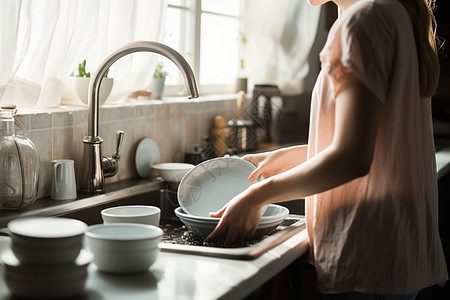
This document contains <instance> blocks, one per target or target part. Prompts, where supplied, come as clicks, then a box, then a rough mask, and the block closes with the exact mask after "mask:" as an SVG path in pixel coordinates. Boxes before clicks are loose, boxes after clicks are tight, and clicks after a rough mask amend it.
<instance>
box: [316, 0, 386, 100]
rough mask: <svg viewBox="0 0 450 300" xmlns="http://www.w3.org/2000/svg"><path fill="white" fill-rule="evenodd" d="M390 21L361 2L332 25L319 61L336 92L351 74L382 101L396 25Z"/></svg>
mask: <svg viewBox="0 0 450 300" xmlns="http://www.w3.org/2000/svg"><path fill="white" fill-rule="evenodd" d="M390 18H392V16H391V14H389V13H386V12H384V11H383V8H380V7H376V6H374V5H373V2H368V1H362V2H359V3H356V4H354V5H352V6H351V7H350V8H348V9H347V10H346V11H345V12H344V13H343V14H342V15H341V16H340V17H339V19H338V20H337V21H336V23H335V24H334V25H333V27H332V28H331V30H330V33H329V35H328V39H327V42H326V44H325V46H324V48H323V50H322V51H321V53H320V60H321V64H322V69H323V70H324V71H325V72H326V73H328V74H329V75H330V76H331V78H332V79H333V84H334V85H335V86H334V89H335V91H336V92H337V91H339V88H340V87H339V83H340V80H339V79H340V78H341V77H342V75H344V74H346V73H347V72H353V73H354V74H355V75H356V76H357V77H358V78H359V79H360V80H361V81H362V82H363V84H365V85H366V87H367V88H368V89H369V90H370V91H371V92H372V93H374V94H375V95H376V96H377V98H378V99H379V100H380V101H381V102H384V100H385V98H386V93H387V89H388V86H389V80H390V74H391V71H392V65H393V64H392V61H393V59H394V57H393V56H394V48H395V36H394V32H395V30H392V29H393V26H395V22H394V20H392V19H390Z"/></svg>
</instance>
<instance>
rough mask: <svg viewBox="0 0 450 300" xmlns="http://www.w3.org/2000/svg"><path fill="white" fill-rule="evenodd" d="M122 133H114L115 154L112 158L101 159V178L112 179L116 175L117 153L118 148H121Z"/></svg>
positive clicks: (118, 156) (104, 157) (117, 167)
mask: <svg viewBox="0 0 450 300" xmlns="http://www.w3.org/2000/svg"><path fill="white" fill-rule="evenodd" d="M123 135H124V133H123V131H122V130H119V131H117V133H116V152H114V154H113V155H112V157H106V156H103V157H102V169H103V176H105V177H112V176H114V175H116V174H117V171H119V159H120V155H119V151H120V147H121V146H122V141H123Z"/></svg>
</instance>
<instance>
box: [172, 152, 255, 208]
mask: <svg viewBox="0 0 450 300" xmlns="http://www.w3.org/2000/svg"><path fill="white" fill-rule="evenodd" d="M255 169H256V167H255V166H254V165H253V164H252V163H250V162H248V161H246V160H243V159H241V158H235V157H220V158H214V159H210V160H207V161H205V162H203V163H201V164H199V165H197V166H196V167H195V168H193V169H191V170H190V171H189V172H187V173H186V175H185V176H184V177H183V179H182V180H181V182H180V185H179V187H178V203H179V204H180V206H181V208H182V209H183V211H184V212H186V213H188V214H191V215H195V216H202V217H209V213H210V212H215V211H217V210H219V209H221V208H222V207H223V206H224V205H225V204H226V203H228V201H230V200H231V199H232V198H234V197H235V196H236V195H238V194H239V193H241V192H242V191H244V190H246V189H247V188H248V187H249V186H251V185H252V184H254V183H255V182H257V181H259V180H260V179H258V180H256V181H253V182H249V181H248V180H247V178H248V176H249V175H250V173H252V172H253V171H254V170H255Z"/></svg>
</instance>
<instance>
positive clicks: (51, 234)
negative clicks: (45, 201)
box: [8, 217, 87, 265]
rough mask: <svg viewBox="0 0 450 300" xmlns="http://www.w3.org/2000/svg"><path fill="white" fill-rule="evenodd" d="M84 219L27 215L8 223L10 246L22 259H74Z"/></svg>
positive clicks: (40, 262) (39, 261)
mask: <svg viewBox="0 0 450 300" xmlns="http://www.w3.org/2000/svg"><path fill="white" fill-rule="evenodd" d="M86 229H87V225H86V224H85V223H84V222H81V221H79V220H75V219H69V218H59V217H28V218H20V219H16V220H13V221H11V222H9V223H8V230H9V232H10V236H11V250H12V251H13V252H14V255H15V256H16V257H17V258H18V259H19V261H20V262H22V263H27V264H33V265H44V264H45V265H55V264H65V263H73V262H74V261H75V259H76V258H77V257H78V255H79V254H80V251H81V248H82V243H83V236H84V232H85V231H86Z"/></svg>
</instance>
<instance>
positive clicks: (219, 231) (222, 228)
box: [206, 220, 227, 241]
mask: <svg viewBox="0 0 450 300" xmlns="http://www.w3.org/2000/svg"><path fill="white" fill-rule="evenodd" d="M226 233H227V226H226V225H225V224H223V223H222V220H220V221H219V223H218V224H217V226H216V228H214V230H213V231H212V232H211V233H210V234H209V235H208V236H207V237H206V240H207V241H212V240H215V239H218V238H220V237H221V236H225V234H226Z"/></svg>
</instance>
